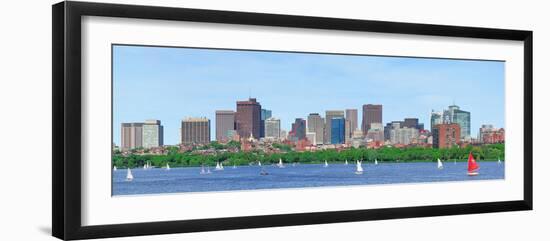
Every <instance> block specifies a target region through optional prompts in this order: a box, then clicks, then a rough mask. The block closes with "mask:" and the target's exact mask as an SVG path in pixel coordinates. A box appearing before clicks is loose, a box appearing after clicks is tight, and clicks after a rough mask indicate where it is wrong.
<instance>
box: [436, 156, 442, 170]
mask: <svg viewBox="0 0 550 241" xmlns="http://www.w3.org/2000/svg"><path fill="white" fill-rule="evenodd" d="M437 169H443V163H442V162H441V160H439V158H437Z"/></svg>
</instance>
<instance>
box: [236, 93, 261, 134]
mask: <svg viewBox="0 0 550 241" xmlns="http://www.w3.org/2000/svg"><path fill="white" fill-rule="evenodd" d="M261 109H262V106H261V105H260V103H259V102H257V101H256V98H249V99H248V100H246V101H237V113H236V114H235V127H236V129H237V133H238V134H239V136H241V137H248V136H250V135H251V134H252V136H253V137H254V138H256V139H259V138H260V124H261Z"/></svg>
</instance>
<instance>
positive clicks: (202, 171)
mask: <svg viewBox="0 0 550 241" xmlns="http://www.w3.org/2000/svg"><path fill="white" fill-rule="evenodd" d="M201 174H206V171H205V170H204V166H201Z"/></svg>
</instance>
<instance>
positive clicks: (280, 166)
mask: <svg viewBox="0 0 550 241" xmlns="http://www.w3.org/2000/svg"><path fill="white" fill-rule="evenodd" d="M277 166H278V167H279V168H285V165H284V164H283V160H282V159H281V158H279V163H277Z"/></svg>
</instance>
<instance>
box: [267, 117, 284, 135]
mask: <svg viewBox="0 0 550 241" xmlns="http://www.w3.org/2000/svg"><path fill="white" fill-rule="evenodd" d="M265 138H273V139H275V140H279V139H280V138H281V120H279V119H277V118H273V117H271V118H267V119H266V120H265Z"/></svg>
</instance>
